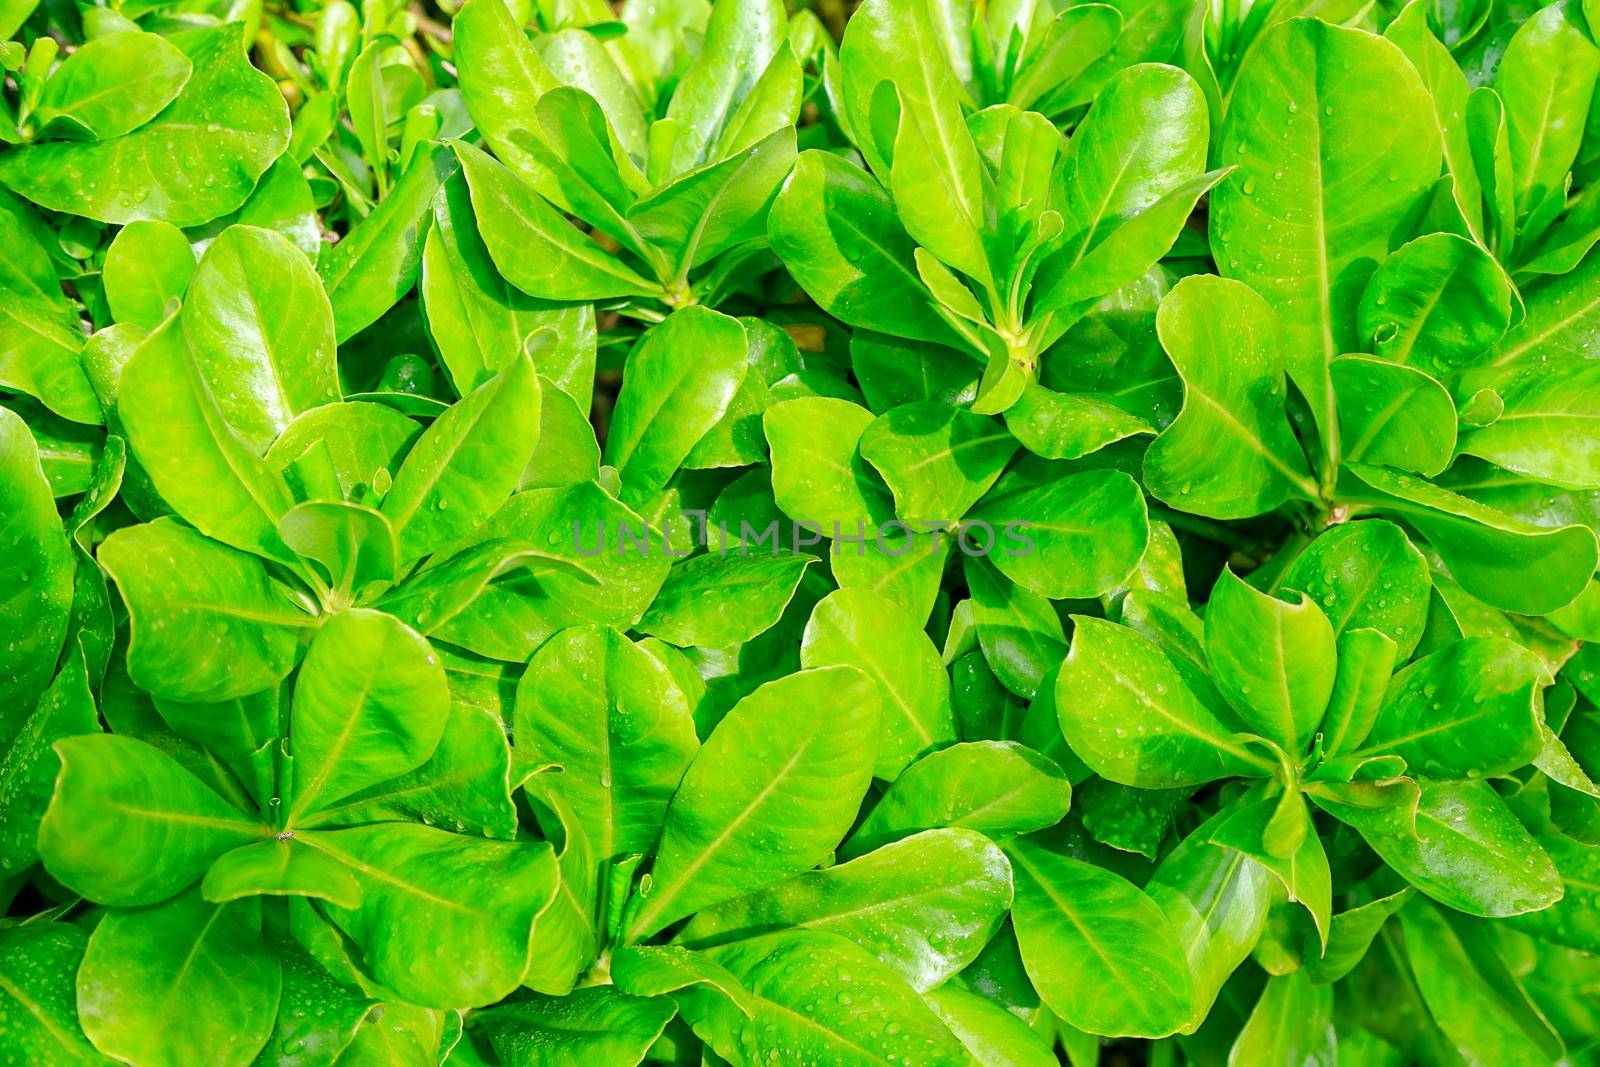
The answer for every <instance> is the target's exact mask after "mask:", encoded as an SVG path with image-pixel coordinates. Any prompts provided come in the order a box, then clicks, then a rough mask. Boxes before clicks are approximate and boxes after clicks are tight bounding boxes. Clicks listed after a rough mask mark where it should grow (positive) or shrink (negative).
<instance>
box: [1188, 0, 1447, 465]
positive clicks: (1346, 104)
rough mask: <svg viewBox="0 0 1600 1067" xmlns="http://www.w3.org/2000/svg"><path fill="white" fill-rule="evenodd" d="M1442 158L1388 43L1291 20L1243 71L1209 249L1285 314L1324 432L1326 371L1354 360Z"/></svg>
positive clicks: (1291, 365) (1434, 132)
mask: <svg viewBox="0 0 1600 1067" xmlns="http://www.w3.org/2000/svg"><path fill="white" fill-rule="evenodd" d="M1442 158H1443V148H1442V143H1441V136H1440V133H1439V128H1438V125H1437V123H1436V121H1435V119H1434V113H1433V101H1432V99H1431V98H1430V96H1429V94H1428V91H1427V89H1426V87H1425V86H1424V85H1423V83H1422V79H1421V78H1420V77H1419V76H1418V75H1417V73H1416V69H1415V68H1414V67H1413V66H1412V65H1411V63H1410V62H1409V61H1408V60H1407V59H1406V57H1405V55H1404V53H1402V52H1401V51H1400V49H1399V48H1397V47H1396V46H1395V45H1393V44H1391V43H1390V42H1388V41H1386V40H1383V39H1382V38H1379V37H1374V36H1372V35H1371V34H1369V33H1366V32H1365V31H1362V30H1352V29H1345V28H1342V27H1336V26H1330V25H1329V24H1327V23H1325V22H1320V21H1316V20H1313V19H1291V20H1288V21H1285V22H1282V23H1280V24H1278V25H1277V26H1274V27H1272V28H1271V29H1269V30H1266V31H1265V32H1264V33H1262V35H1261V37H1260V39H1259V40H1258V41H1257V42H1256V44H1255V47H1254V48H1252V49H1251V50H1250V52H1249V54H1248V56H1247V57H1246V58H1245V60H1244V62H1243V64H1242V65H1241V67H1240V70H1239V77H1238V81H1237V83H1236V84H1235V86H1234V92H1233V97H1232V99H1231V101H1230V102H1229V107H1228V118H1227V123H1226V125H1225V126H1224V127H1223V130H1222V132H1221V148H1220V161H1221V162H1222V163H1223V164H1225V165H1233V166H1237V167H1238V168H1239V169H1238V170H1236V171H1235V172H1234V173H1233V175H1232V176H1231V177H1230V178H1229V179H1228V180H1227V181H1226V182H1225V183H1223V185H1222V186H1220V187H1219V188H1218V189H1217V192H1216V194H1215V196H1213V198H1212V205H1211V219H1210V225H1211V236H1212V242H1213V248H1214V251H1215V254H1216V258H1217V265H1218V267H1219V268H1220V269H1221V271H1222V273H1223V274H1224V275H1225V276H1226V277H1229V278H1236V279H1238V280H1239V281H1242V282H1244V283H1245V284H1247V285H1249V286H1251V287H1252V288H1254V289H1255V290H1256V291H1257V292H1258V293H1260V294H1261V295H1262V297H1264V298H1265V299H1266V301H1267V302H1268V303H1269V304H1271V305H1272V307H1273V308H1274V309H1275V310H1276V311H1277V313H1278V315H1279V317H1280V318H1281V320H1282V322H1283V330H1284V342H1285V347H1284V349H1283V351H1284V358H1285V361H1286V366H1287V369H1288V371H1289V376H1290V378H1291V379H1293V381H1294V382H1295V384H1296V385H1297V386H1299V388H1300V391H1301V392H1302V393H1304V394H1305V396H1306V397H1307V399H1308V401H1309V402H1310V404H1311V410H1312V412H1313V413H1314V414H1315V415H1316V419H1317V424H1318V425H1319V426H1320V427H1321V428H1322V429H1323V432H1324V434H1325V435H1327V434H1329V433H1331V432H1332V417H1333V412H1334V405H1333V402H1332V397H1331V395H1330V386H1329V382H1328V364H1329V363H1330V362H1331V361H1332V360H1333V358H1334V357H1335V356H1338V355H1341V354H1343V353H1345V352H1354V351H1357V350H1358V348H1359V346H1358V345H1357V344H1356V336H1355V331H1356V314H1355V313H1356V309H1357V305H1358V304H1359V302H1360V299H1361V293H1362V291H1363V290H1364V289H1365V288H1366V285H1367V282H1368V280H1369V279H1370V277H1371V276H1372V273H1373V270H1374V269H1375V267H1376V265H1377V264H1378V263H1380V262H1382V261H1383V259H1384V258H1385V256H1386V255H1387V254H1388V252H1389V250H1390V248H1391V247H1393V245H1394V244H1396V243H1398V242H1397V241H1396V232H1397V231H1398V232H1399V233H1400V234H1401V235H1402V236H1404V234H1405V228H1406V227H1407V226H1411V225H1415V222H1416V221H1417V219H1418V217H1419V216H1420V214H1421V211H1422V208H1423V200H1424V198H1425V197H1426V195H1427V194H1428V192H1429V191H1430V190H1431V189H1432V187H1433V183H1434V181H1435V179H1437V178H1438V176H1439V167H1440V163H1441V161H1442ZM1373 159H1381V160H1382V161H1383V163H1382V165H1381V166H1378V167H1376V168H1374V167H1373V166H1372V165H1371V163H1370V161H1371V160H1373ZM1269 250H1271V253H1272V254H1270V255H1269V254H1268V252H1269Z"/></svg>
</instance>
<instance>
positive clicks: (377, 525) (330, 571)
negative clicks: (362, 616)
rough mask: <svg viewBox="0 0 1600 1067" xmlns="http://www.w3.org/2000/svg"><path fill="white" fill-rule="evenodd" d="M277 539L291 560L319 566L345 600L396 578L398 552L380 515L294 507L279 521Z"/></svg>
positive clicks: (355, 508)
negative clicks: (289, 551)
mask: <svg viewBox="0 0 1600 1067" xmlns="http://www.w3.org/2000/svg"><path fill="white" fill-rule="evenodd" d="M278 536H279V537H281V538H282V539H283V543H284V544H286V545H288V546H289V547H290V548H291V549H293V550H294V553H295V555H297V556H300V557H302V558H304V559H310V560H313V561H315V562H317V563H320V564H321V565H322V567H323V569H324V571H326V573H327V577H328V581H329V583H330V584H331V585H332V587H333V588H334V589H335V590H336V591H342V592H343V594H344V595H346V596H349V595H352V594H359V593H361V592H362V591H364V590H365V589H367V587H369V586H372V585H378V584H381V585H387V584H388V583H391V582H393V581H394V580H395V579H396V578H397V577H398V576H399V570H398V568H399V557H400V548H399V546H398V544H397V543H396V541H395V536H394V527H393V526H391V525H389V520H388V519H386V518H384V517H383V514H382V513H381V512H377V511H373V510H372V509H371V508H366V507H362V506H361V505H360V504H347V503H345V502H344V501H342V500H341V501H331V500H325V501H313V502H311V503H308V504H296V505H295V506H294V507H292V508H290V509H289V510H288V511H286V512H284V515H283V518H282V519H280V520H279V521H278Z"/></svg>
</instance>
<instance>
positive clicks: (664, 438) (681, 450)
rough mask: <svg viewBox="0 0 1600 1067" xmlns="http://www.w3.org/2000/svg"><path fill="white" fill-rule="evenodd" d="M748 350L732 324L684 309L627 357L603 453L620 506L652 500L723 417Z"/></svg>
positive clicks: (741, 377) (722, 317)
mask: <svg viewBox="0 0 1600 1067" xmlns="http://www.w3.org/2000/svg"><path fill="white" fill-rule="evenodd" d="M748 349H749V341H748V338H747V337H746V335H745V330H744V327H743V326H741V325H740V324H739V322H738V320H737V319H732V318H729V317H728V316H726V315H722V314H719V313H717V312H715V311H711V310H709V309H705V308H685V309H684V310H682V311H678V312H675V313H673V315H672V316H671V317H670V318H668V319H667V320H666V321H665V322H663V323H662V324H661V325H659V326H657V327H656V328H655V329H653V330H651V331H650V333H648V334H646V335H645V338H644V340H643V341H641V342H640V343H639V344H638V345H636V346H635V347H634V349H633V350H632V351H631V352H629V353H628V360H627V363H626V364H625V365H624V372H625V375H626V377H625V384H624V386H623V388H622V392H621V394H620V395H619V396H618V398H617V408H616V412H615V414H614V416H613V418H612V424H611V431H610V433H609V434H607V436H606V450H605V462H606V463H607V464H609V465H610V466H613V467H615V468H616V469H617V473H618V474H619V475H620V476H621V478H622V484H623V492H622V501H623V503H626V504H630V505H634V506H638V505H640V504H643V503H646V502H648V501H650V500H652V499H654V497H655V496H656V494H657V493H658V492H660V491H661V490H662V489H663V488H665V487H666V485H667V482H668V481H669V480H670V479H671V478H672V476H673V475H674V474H675V473H677V470H678V467H679V466H680V465H681V464H682V463H683V461H684V460H685V459H687V458H688V456H689V453H690V451H691V450H692V449H693V448H694V446H695V444H696V443H697V442H698V441H699V440H700V439H701V438H702V437H704V436H705V435H706V433H707V432H708V431H709V430H710V429H711V428H712V427H713V426H715V425H716V424H717V421H718V420H720V419H721V418H722V416H723V415H724V414H725V413H726V412H727V411H728V405H729V404H730V403H731V402H732V401H733V397H734V394H735V393H736V392H738V389H739V385H740V383H741V382H743V381H744V378H745V374H746V372H747V369H748V366H749V364H748V359H747V353H748Z"/></svg>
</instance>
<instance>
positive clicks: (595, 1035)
mask: <svg viewBox="0 0 1600 1067" xmlns="http://www.w3.org/2000/svg"><path fill="white" fill-rule="evenodd" d="M479 2H482V0H479ZM676 1014H677V1008H676V1007H675V1006H674V1005H673V1003H672V1002H671V1001H670V1000H668V999H666V998H665V997H632V996H629V995H628V994H626V993H619V992H617V991H616V990H615V989H613V988H610V987H608V986H594V987H591V988H588V989H576V990H573V991H572V992H571V993H569V994H568V995H566V996H564V997H547V996H541V995H539V994H533V995H531V996H528V997H524V998H521V999H518V1000H512V1001H508V1002H506V1003H504V1004H500V1005H496V1006H495V1007H493V1008H489V1009H488V1010H486V1011H482V1012H479V1013H477V1014H476V1015H474V1016H473V1018H472V1032H473V1033H474V1034H476V1035H481V1036H482V1037H483V1038H484V1040H486V1041H487V1042H488V1043H489V1047H490V1048H492V1049H494V1054H495V1056H496V1057H497V1058H498V1060H499V1062H501V1063H504V1064H511V1065H527V1067H532V1065H533V1064H552V1065H554V1064H563V1065H570V1067H578V1065H579V1064H583V1063H610V1064H616V1065H617V1067H634V1065H636V1064H638V1063H641V1062H642V1061H643V1060H644V1057H645V1053H646V1052H648V1051H649V1049H650V1047H651V1045H653V1044H654V1043H655V1042H656V1040H657V1039H658V1038H660V1037H661V1033H662V1031H663V1030H665V1029H666V1027H667V1024H668V1023H669V1022H670V1021H671V1020H672V1018H673V1016H674V1015H676Z"/></svg>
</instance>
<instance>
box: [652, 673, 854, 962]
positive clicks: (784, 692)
mask: <svg viewBox="0 0 1600 1067" xmlns="http://www.w3.org/2000/svg"><path fill="white" fill-rule="evenodd" d="M878 721H879V712H878V694H877V687H876V686H875V685H874V684H873V682H872V680H871V679H870V678H868V677H867V676H866V675H865V674H862V673H861V672H860V671H858V670H855V669H854V668H852V667H824V668H820V669H818V670H810V671H802V672H800V673H799V674H793V675H789V676H788V677H786V678H781V679H779V680H777V681H775V682H768V683H767V684H766V685H764V686H762V687H761V688H760V689H757V690H756V691H755V692H754V693H752V694H751V695H750V696H748V697H746V698H744V699H743V700H741V701H740V702H739V703H738V704H736V705H735V706H734V708H733V709H732V710H731V711H729V712H728V714H727V716H726V717H725V718H723V720H722V722H721V723H719V724H718V725H717V728H716V729H715V730H714V731H712V734H711V736H710V737H709V738H707V739H706V742H705V744H703V745H702V746H701V747H700V751H699V752H698V753H697V754H696V755H695V758H694V761H693V762H692V763H690V764H689V769H688V771H687V772H685V774H684V776H683V782H682V784H680V785H679V786H678V791H677V793H676V794H675V795H674V796H673V798H672V804H671V806H670V807H668V809H667V819H666V825H665V827H664V828H663V830H662V833H661V844H660V846H659V848H658V849H657V851H656V861H655V865H654V867H653V868H652V869H651V887H650V891H649V892H648V893H647V894H645V895H643V896H641V897H639V898H636V904H635V910H634V911H633V913H632V914H631V915H630V917H629V919H628V923H627V934H628V937H629V938H630V939H638V938H640V937H642V936H648V935H649V934H653V933H655V932H656V931H657V930H660V929H661V928H662V927H664V926H667V925H668V924H670V923H672V922H674V921H676V920H678V919H681V918H683V917H684V916H686V915H689V914H691V913H693V912H695V911H698V910H700V909H701V908H705V907H709V906H711V905H712V904H718V903H721V902H722V901H724V900H729V899H731V898H733V897H736V896H739V895H741V894H743V893H747V892H750V891H751V890H754V889H757V888H760V887H761V886H763V885H766V884H770V883H772V882H776V881H778V880H780V879H782V878H784V877H786V876H788V875H791V874H795V873H797V872H799V871H803V870H806V869H808V868H810V867H814V866H816V865H817V864H818V863H820V862H821V861H822V860H823V859H825V858H826V857H827V856H828V854H829V853H831V852H832V851H833V848H834V846H835V845H837V844H838V843H839V839H840V838H842V837H843V836H844V834H845V831H846V830H848V829H849V827H850V823H851V821H852V820H853V819H854V818H855V812H856V808H857V807H858V806H859V805H860V802H861V797H862V796H864V795H865V793H866V789H867V783H868V782H869V781H870V780H871V777H872V765H873V762H874V759H875V756H876V748H877V745H876V738H877V734H878Z"/></svg>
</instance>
